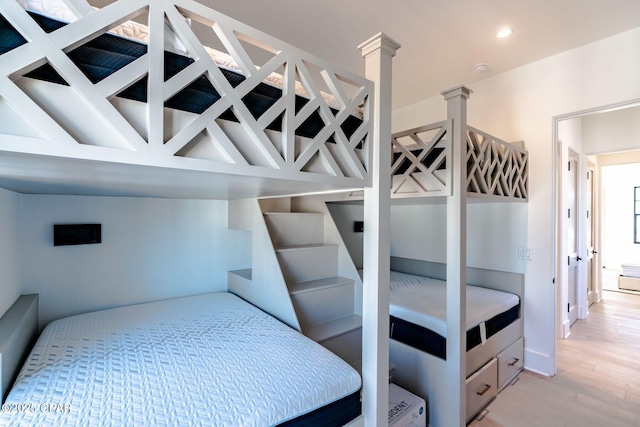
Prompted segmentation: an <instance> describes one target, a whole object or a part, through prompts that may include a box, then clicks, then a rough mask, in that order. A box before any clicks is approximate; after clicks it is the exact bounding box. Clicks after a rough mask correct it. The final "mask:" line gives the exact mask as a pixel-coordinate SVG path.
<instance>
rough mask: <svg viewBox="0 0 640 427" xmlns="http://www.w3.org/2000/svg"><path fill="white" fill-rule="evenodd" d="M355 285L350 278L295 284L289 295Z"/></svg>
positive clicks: (337, 277) (290, 286)
mask: <svg viewBox="0 0 640 427" xmlns="http://www.w3.org/2000/svg"><path fill="white" fill-rule="evenodd" d="M353 283H354V280H353V279H349V278H348V277H340V276H335V277H328V278H326V279H316V280H309V281H306V282H299V283H293V284H290V285H289V293H290V294H291V295H295V294H300V293H304V292H315V291H320V290H323V289H328V288H332V287H334V286H349V285H352V284H353Z"/></svg>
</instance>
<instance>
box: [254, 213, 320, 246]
mask: <svg viewBox="0 0 640 427" xmlns="http://www.w3.org/2000/svg"><path fill="white" fill-rule="evenodd" d="M264 218H265V222H266V224H267V227H268V229H269V234H270V235H271V241H272V242H273V245H274V246H275V247H281V246H298V245H309V244H319V243H322V242H324V214H322V213H316V212H266V213H265V214H264Z"/></svg>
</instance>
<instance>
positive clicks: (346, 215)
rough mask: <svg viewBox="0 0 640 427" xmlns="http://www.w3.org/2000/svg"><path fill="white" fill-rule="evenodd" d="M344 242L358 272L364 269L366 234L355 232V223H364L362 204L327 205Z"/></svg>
mask: <svg viewBox="0 0 640 427" xmlns="http://www.w3.org/2000/svg"><path fill="white" fill-rule="evenodd" d="M327 208H328V209H329V212H331V217H332V218H333V221H334V223H335V224H336V227H337V228H338V231H339V232H340V236H341V237H342V241H343V242H344V244H345V246H346V247H347V251H349V255H350V256H351V260H352V261H353V264H354V265H355V267H356V268H357V269H358V270H361V269H362V265H363V260H362V254H363V244H364V242H363V238H364V234H363V233H360V232H355V231H353V223H354V221H364V206H363V205H361V204H342V203H327Z"/></svg>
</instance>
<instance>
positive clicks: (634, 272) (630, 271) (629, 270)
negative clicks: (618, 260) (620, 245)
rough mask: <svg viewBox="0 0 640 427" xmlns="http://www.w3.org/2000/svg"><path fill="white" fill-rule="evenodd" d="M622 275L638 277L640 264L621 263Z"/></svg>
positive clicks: (639, 275)
mask: <svg viewBox="0 0 640 427" xmlns="http://www.w3.org/2000/svg"><path fill="white" fill-rule="evenodd" d="M621 267H622V275H623V276H628V277H640V264H631V263H625V264H622V266H621Z"/></svg>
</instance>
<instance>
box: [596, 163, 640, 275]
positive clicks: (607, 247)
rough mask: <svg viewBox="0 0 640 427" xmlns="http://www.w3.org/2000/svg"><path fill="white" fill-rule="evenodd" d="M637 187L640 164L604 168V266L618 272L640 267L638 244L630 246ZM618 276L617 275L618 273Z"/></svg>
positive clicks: (639, 179)
mask: <svg viewBox="0 0 640 427" xmlns="http://www.w3.org/2000/svg"><path fill="white" fill-rule="evenodd" d="M637 186H640V163H635V164H626V165H616V166H603V167H602V190H603V195H604V197H605V200H604V203H603V206H602V208H603V218H602V219H603V232H604V234H605V236H606V238H605V239H604V241H603V243H604V248H603V251H602V252H603V255H604V259H603V265H604V266H605V267H606V268H607V269H613V270H620V265H621V264H623V263H631V264H640V244H634V243H633V219H634V218H633V204H634V203H633V197H634V194H633V188H634V187H637ZM618 274H619V273H618Z"/></svg>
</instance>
